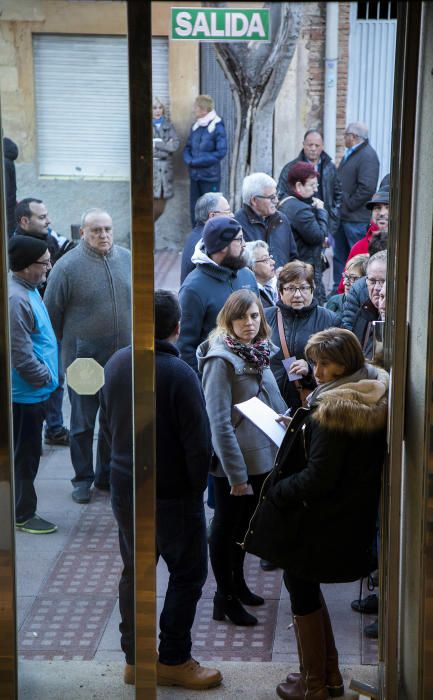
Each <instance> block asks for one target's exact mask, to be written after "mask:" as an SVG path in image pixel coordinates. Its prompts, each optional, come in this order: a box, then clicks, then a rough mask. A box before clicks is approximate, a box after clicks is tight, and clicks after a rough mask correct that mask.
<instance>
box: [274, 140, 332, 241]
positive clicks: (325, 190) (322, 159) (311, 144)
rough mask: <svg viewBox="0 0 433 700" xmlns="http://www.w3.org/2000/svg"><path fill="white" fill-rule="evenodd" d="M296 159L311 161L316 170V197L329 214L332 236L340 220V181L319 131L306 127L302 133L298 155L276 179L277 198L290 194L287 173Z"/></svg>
mask: <svg viewBox="0 0 433 700" xmlns="http://www.w3.org/2000/svg"><path fill="white" fill-rule="evenodd" d="M298 161H304V162H306V163H312V164H313V165H314V167H315V168H316V170H317V184H318V190H317V197H318V198H319V199H321V200H322V202H323V203H324V205H325V209H326V211H327V212H328V214H329V233H330V234H331V236H334V235H335V232H336V230H337V228H338V224H339V222H340V206H341V197H342V194H341V182H340V178H339V176H338V174H337V168H336V166H335V164H334V163H333V162H332V160H331V156H329V155H328V154H327V153H326V152H325V151H324V145H323V135H322V132H321V131H319V130H318V129H308V131H306V132H305V134H304V141H303V143H302V150H301V152H300V153H299V155H298V157H297V158H295V159H294V160H291V161H290V162H289V163H286V165H285V166H284V167H283V169H282V171H281V173H280V177H279V179H278V187H277V194H278V198H279V199H283V198H284V197H287V196H288V195H289V194H290V192H289V185H288V181H287V175H288V172H289V170H290V168H291V166H292V165H294V164H295V163H297V162H298Z"/></svg>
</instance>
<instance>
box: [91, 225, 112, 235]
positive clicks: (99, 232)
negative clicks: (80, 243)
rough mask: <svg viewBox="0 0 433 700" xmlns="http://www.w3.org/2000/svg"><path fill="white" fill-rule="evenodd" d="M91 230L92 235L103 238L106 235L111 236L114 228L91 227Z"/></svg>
mask: <svg viewBox="0 0 433 700" xmlns="http://www.w3.org/2000/svg"><path fill="white" fill-rule="evenodd" d="M89 231H90V235H91V236H94V237H95V238H96V237H98V238H102V236H105V235H107V236H111V235H112V233H113V229H112V228H111V227H107V228H104V227H101V228H90V229H89Z"/></svg>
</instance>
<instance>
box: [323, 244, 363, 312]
mask: <svg viewBox="0 0 433 700" xmlns="http://www.w3.org/2000/svg"><path fill="white" fill-rule="evenodd" d="M367 262H368V255H365V254H362V253H361V254H360V255H355V256H354V257H353V258H350V260H349V261H348V263H347V265H346V269H345V270H344V272H343V287H344V292H343V293H342V294H334V296H332V297H331V298H330V299H329V301H328V302H327V303H326V308H327V309H330V310H331V311H333V312H334V313H335V314H337V316H338V318H339V319H340V322H341V319H342V316H343V307H344V304H345V302H346V299H347V295H348V294H349V292H350V290H351V289H352V284H355V282H356V281H357V280H359V279H361V277H365V275H366V274H367Z"/></svg>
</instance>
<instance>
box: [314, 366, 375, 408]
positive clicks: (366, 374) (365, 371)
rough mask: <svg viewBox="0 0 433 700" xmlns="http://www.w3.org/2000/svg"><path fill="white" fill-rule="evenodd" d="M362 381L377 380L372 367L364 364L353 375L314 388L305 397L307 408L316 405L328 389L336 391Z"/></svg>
mask: <svg viewBox="0 0 433 700" xmlns="http://www.w3.org/2000/svg"><path fill="white" fill-rule="evenodd" d="M362 379H377V371H376V369H375V368H374V367H373V365H369V364H367V363H366V364H365V365H364V367H361V369H359V370H358V371H357V372H354V373H353V374H348V375H347V376H345V377H339V378H338V379H334V381H332V382H326V384H320V386H318V387H316V389H314V391H312V392H311V394H309V395H308V396H307V398H306V401H307V404H308V408H311V406H313V405H314V404H315V403H317V401H318V400H320V396H321V395H322V394H324V393H325V392H327V391H329V390H330V389H336V388H337V387H339V386H342V385H343V384H350V383H351V382H359V381H361V380H362Z"/></svg>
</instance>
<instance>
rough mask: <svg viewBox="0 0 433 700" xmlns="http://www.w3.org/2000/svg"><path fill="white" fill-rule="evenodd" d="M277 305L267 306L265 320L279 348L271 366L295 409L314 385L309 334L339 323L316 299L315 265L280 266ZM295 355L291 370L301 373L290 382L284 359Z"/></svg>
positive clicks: (284, 396)
mask: <svg viewBox="0 0 433 700" xmlns="http://www.w3.org/2000/svg"><path fill="white" fill-rule="evenodd" d="M277 285H278V293H279V296H280V299H279V301H277V304H276V306H274V307H272V308H269V309H266V311H265V314H266V320H267V321H268V323H269V325H270V327H271V329H272V334H271V340H272V342H273V343H274V345H276V346H277V347H278V348H279V351H278V353H277V354H275V355H274V356H273V357H272V359H271V369H272V371H273V373H274V376H275V379H276V380H277V383H278V387H279V389H280V391H281V395H282V396H283V398H284V400H285V402H286V403H287V405H288V406H290V407H291V408H292V410H293V412H294V411H295V410H296V409H297V408H298V407H299V406H301V404H302V400H303V395H304V394H305V393H306V392H307V391H308V390H311V389H313V388H314V386H315V383H314V377H313V373H312V368H311V367H310V366H309V365H308V362H306V361H305V359H304V350H305V346H306V344H307V341H308V339H309V337H310V336H311V335H312V334H313V333H316V332H317V331H322V330H324V329H325V328H329V327H330V326H339V325H340V322H339V319H338V317H337V316H336V314H334V313H333V311H329V310H328V309H324V308H323V307H322V306H319V304H318V302H317V299H315V298H314V296H313V292H314V285H315V282H314V270H313V267H312V265H309V264H308V263H304V262H302V261H301V260H293V261H292V262H289V263H287V265H284V267H282V268H281V270H280V273H279V275H278V282H277ZM289 357H296V362H294V363H293V364H292V366H291V368H290V372H291V373H294V374H296V375H298V380H296V381H291V380H290V379H289V376H288V373H287V371H286V369H285V367H284V365H283V360H284V359H286V358H289Z"/></svg>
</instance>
